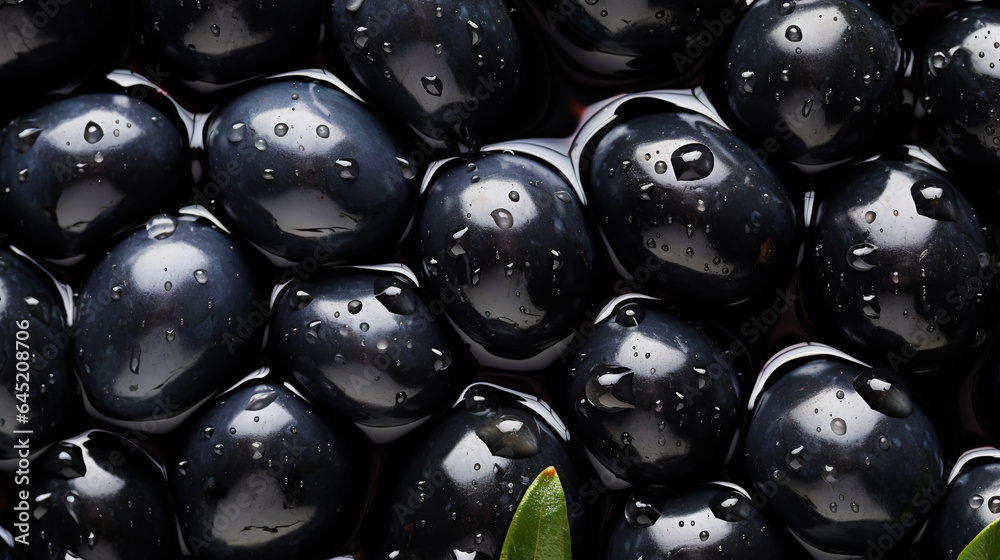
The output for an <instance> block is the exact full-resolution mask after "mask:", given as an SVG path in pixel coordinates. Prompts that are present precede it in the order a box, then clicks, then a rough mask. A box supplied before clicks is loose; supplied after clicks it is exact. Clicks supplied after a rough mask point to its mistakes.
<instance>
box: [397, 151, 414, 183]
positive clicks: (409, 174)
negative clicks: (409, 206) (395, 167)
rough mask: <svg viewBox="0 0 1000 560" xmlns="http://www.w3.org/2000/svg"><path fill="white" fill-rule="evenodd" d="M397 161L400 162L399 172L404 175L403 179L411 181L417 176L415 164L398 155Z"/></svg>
mask: <svg viewBox="0 0 1000 560" xmlns="http://www.w3.org/2000/svg"><path fill="white" fill-rule="evenodd" d="M396 163H397V164H399V174H400V175H402V176H403V179H405V180H407V181H409V180H411V179H413V178H414V177H416V176H417V172H416V171H415V170H414V169H413V164H411V163H410V161H409V160H407V159H406V158H401V157H397V158H396Z"/></svg>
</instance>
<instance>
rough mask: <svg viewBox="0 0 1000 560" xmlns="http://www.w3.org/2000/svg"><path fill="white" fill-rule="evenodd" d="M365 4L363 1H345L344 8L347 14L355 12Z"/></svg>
mask: <svg viewBox="0 0 1000 560" xmlns="http://www.w3.org/2000/svg"><path fill="white" fill-rule="evenodd" d="M364 3H365V0H345V2H344V8H346V9H347V11H348V12H352V13H353V12H356V11H358V10H360V9H361V5H362V4H364Z"/></svg>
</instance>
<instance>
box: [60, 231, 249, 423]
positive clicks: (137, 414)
mask: <svg viewBox="0 0 1000 560" xmlns="http://www.w3.org/2000/svg"><path fill="white" fill-rule="evenodd" d="M255 276H256V273H255V272H254V268H253V267H252V266H251V262H250V261H249V260H248V258H247V257H246V255H245V254H244V253H243V252H242V251H241V250H240V249H239V248H237V247H236V246H235V245H234V244H233V242H232V241H231V240H230V239H229V238H228V237H226V236H225V235H223V234H222V233H220V232H219V231H217V230H216V229H214V228H213V227H210V226H208V225H205V224H202V223H198V222H194V221H191V220H188V219H178V218H174V217H172V216H167V215H165V214H160V215H157V216H154V217H153V218H151V219H150V220H149V221H148V222H147V224H146V227H145V228H144V229H142V230H139V231H137V232H135V233H133V234H132V235H130V236H129V237H127V238H126V239H125V240H124V241H122V242H121V243H119V244H118V245H117V246H116V247H115V248H114V249H112V250H111V252H109V253H108V255H107V256H105V257H104V259H102V260H101V261H100V262H99V263H97V265H96V266H95V268H94V270H93V271H92V272H91V274H90V277H89V278H88V279H87V281H86V283H85V284H84V286H83V289H82V290H81V292H80V298H79V302H78V307H77V316H76V328H77V330H76V337H75V340H74V344H75V355H74V358H75V360H76V367H77V371H78V372H79V374H80V379H81V382H82V384H83V389H84V391H85V393H86V395H87V397H88V399H89V400H90V402H91V404H92V405H93V406H94V408H95V409H96V410H97V411H98V412H100V413H102V414H104V415H106V416H108V417H111V418H114V419H118V420H163V419H168V418H173V417H176V416H178V415H179V414H182V413H184V412H185V411H187V410H188V409H189V408H190V407H191V406H193V405H194V404H196V403H198V402H199V401H201V400H203V399H205V398H207V397H208V396H209V395H211V394H212V393H213V392H215V391H217V390H219V389H221V388H223V387H225V386H226V385H227V384H229V383H231V382H232V381H234V379H233V374H234V373H235V368H237V367H239V365H240V362H241V361H242V360H245V359H247V357H248V356H250V355H251V352H253V351H254V350H255V348H254V346H255V345H259V340H260V339H259V336H260V333H253V332H250V333H243V332H241V330H240V329H241V326H242V325H245V324H246V322H247V321H248V317H250V315H251V314H252V313H257V311H256V308H255V307H254V304H255V303H259V302H260V300H261V298H262V295H261V294H260V293H259V290H258V286H257V283H256V280H255ZM266 302H267V300H266V299H264V300H263V303H264V304H266ZM258 348H259V346H258Z"/></svg>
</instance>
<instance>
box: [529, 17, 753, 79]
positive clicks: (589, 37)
mask: <svg viewBox="0 0 1000 560" xmlns="http://www.w3.org/2000/svg"><path fill="white" fill-rule="evenodd" d="M538 7H539V10H540V11H541V18H542V19H544V25H545V26H546V27H547V28H548V30H549V32H550V33H551V34H552V36H553V39H554V40H555V42H556V43H557V44H558V45H559V47H560V48H561V50H562V51H563V52H564V53H565V54H566V55H567V56H568V57H569V58H570V59H571V60H572V61H573V62H574V63H575V64H576V65H577V66H579V67H580V68H581V70H583V71H584V72H586V73H587V74H590V75H596V76H597V77H599V78H603V79H616V78H617V79H620V78H632V79H634V78H652V79H655V80H656V81H657V83H662V82H665V83H679V82H681V81H682V80H684V79H689V78H691V77H693V75H694V74H695V73H697V72H698V71H699V70H701V69H702V67H703V66H704V64H705V62H706V61H707V60H708V57H709V55H710V54H711V52H712V48H711V47H712V43H715V42H717V41H719V39H720V36H721V35H723V34H724V33H726V32H727V31H729V30H731V29H732V27H733V26H734V25H735V23H736V22H737V21H738V20H739V17H740V16H741V15H742V12H744V11H746V9H747V6H746V4H742V5H741V3H740V2H735V1H732V0H712V1H710V2H700V3H698V4H693V3H690V2H682V1H677V0H656V1H654V2H638V1H635V0H618V1H616V2H590V1H580V0H542V1H540V2H538ZM706 43H707V45H706Z"/></svg>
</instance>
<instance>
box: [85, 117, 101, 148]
mask: <svg viewBox="0 0 1000 560" xmlns="http://www.w3.org/2000/svg"><path fill="white" fill-rule="evenodd" d="M101 138H104V129H102V128H101V125H99V124H97V123H95V122H94V121H90V122H88V123H87V126H86V128H84V129H83V139H84V140H86V141H87V143H88V144H96V143H98V142H100V141H101Z"/></svg>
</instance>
